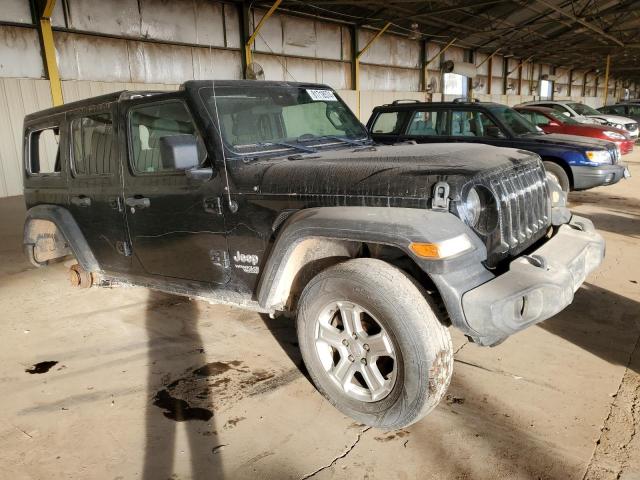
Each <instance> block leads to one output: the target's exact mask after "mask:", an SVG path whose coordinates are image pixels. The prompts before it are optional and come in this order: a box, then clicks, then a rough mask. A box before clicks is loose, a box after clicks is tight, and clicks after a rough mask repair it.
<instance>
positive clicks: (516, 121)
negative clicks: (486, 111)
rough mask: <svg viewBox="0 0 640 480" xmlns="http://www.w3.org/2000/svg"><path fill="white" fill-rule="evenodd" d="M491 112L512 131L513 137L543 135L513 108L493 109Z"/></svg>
mask: <svg viewBox="0 0 640 480" xmlns="http://www.w3.org/2000/svg"><path fill="white" fill-rule="evenodd" d="M491 112H492V113H493V114H494V115H495V116H496V117H498V120H500V121H501V122H502V123H503V124H504V125H505V126H506V127H507V128H508V129H509V130H511V133H512V134H513V135H516V136H520V135H528V134H531V133H534V134H537V135H540V134H541V132H540V131H539V130H538V129H537V128H536V126H535V125H534V124H532V123H531V122H530V121H529V120H527V119H526V118H524V117H523V116H522V115H520V114H519V113H518V112H516V111H515V110H514V109H512V108H509V107H493V108H492V109H491Z"/></svg>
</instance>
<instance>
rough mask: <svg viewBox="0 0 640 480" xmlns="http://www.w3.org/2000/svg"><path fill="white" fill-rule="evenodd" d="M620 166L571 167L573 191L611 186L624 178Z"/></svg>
mask: <svg viewBox="0 0 640 480" xmlns="http://www.w3.org/2000/svg"><path fill="white" fill-rule="evenodd" d="M626 168H627V167H625V166H624V165H622V164H616V165H600V166H598V167H571V173H572V174H573V189H574V190H586V189H587V188H593V187H599V186H601V185H613V184H614V183H618V182H619V181H620V180H621V179H622V178H623V177H624V176H625V170H626Z"/></svg>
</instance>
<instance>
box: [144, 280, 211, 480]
mask: <svg viewBox="0 0 640 480" xmlns="http://www.w3.org/2000/svg"><path fill="white" fill-rule="evenodd" d="M198 317H199V315H198V305H197V303H196V302H192V301H189V300H188V299H185V298H183V297H175V296H171V295H165V294H161V293H156V292H151V291H150V292H149V298H148V300H147V309H146V327H147V335H148V346H149V348H148V352H149V363H148V368H149V370H148V382H147V392H148V396H149V402H148V404H147V412H146V448H145V452H144V470H143V476H142V478H143V479H145V480H156V479H169V478H176V477H175V476H174V473H175V469H176V468H175V467H176V463H177V461H176V459H178V457H179V456H182V455H188V456H189V457H190V463H191V477H190V478H193V479H212V478H216V479H220V478H222V461H221V455H220V454H218V453H217V452H216V445H217V443H216V440H215V438H216V428H215V419H214V418H213V414H214V412H213V404H214V399H213V397H212V391H211V389H210V388H209V383H208V381H207V377H209V376H210V375H209V374H210V373H211V372H210V368H208V367H209V365H208V364H207V361H206V355H205V349H204V345H203V342H202V338H201V336H200V334H199V332H198V320H199V318H198ZM175 340H177V341H175ZM167 341H169V342H170V343H169V344H168V345H167ZM158 344H162V345H163V346H164V348H158ZM179 429H183V430H184V433H185V435H186V437H187V441H188V451H186V450H185V451H178V449H177V442H176V438H177V436H178V430H179Z"/></svg>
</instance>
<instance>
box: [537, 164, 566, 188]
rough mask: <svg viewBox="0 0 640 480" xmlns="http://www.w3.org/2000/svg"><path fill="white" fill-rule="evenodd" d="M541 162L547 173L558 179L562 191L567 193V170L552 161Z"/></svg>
mask: <svg viewBox="0 0 640 480" xmlns="http://www.w3.org/2000/svg"><path fill="white" fill-rule="evenodd" d="M542 163H543V164H544V169H545V170H546V171H547V173H550V174H551V175H553V176H554V177H555V178H556V179H557V180H558V183H559V184H560V187H561V188H562V191H563V192H564V193H566V194H568V193H569V190H571V182H570V181H569V177H568V176H567V172H565V171H564V168H562V167H561V166H560V165H558V164H557V163H553V162H542Z"/></svg>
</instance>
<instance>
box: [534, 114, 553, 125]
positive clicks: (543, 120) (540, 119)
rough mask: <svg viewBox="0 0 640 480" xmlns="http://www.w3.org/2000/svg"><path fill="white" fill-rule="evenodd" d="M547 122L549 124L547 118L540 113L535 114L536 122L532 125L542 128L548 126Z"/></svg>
mask: <svg viewBox="0 0 640 480" xmlns="http://www.w3.org/2000/svg"><path fill="white" fill-rule="evenodd" d="M549 122H551V120H549V118H548V117H545V116H544V115H542V114H541V113H536V121H535V122H532V123H533V124H534V125H539V126H544V125H549Z"/></svg>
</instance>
